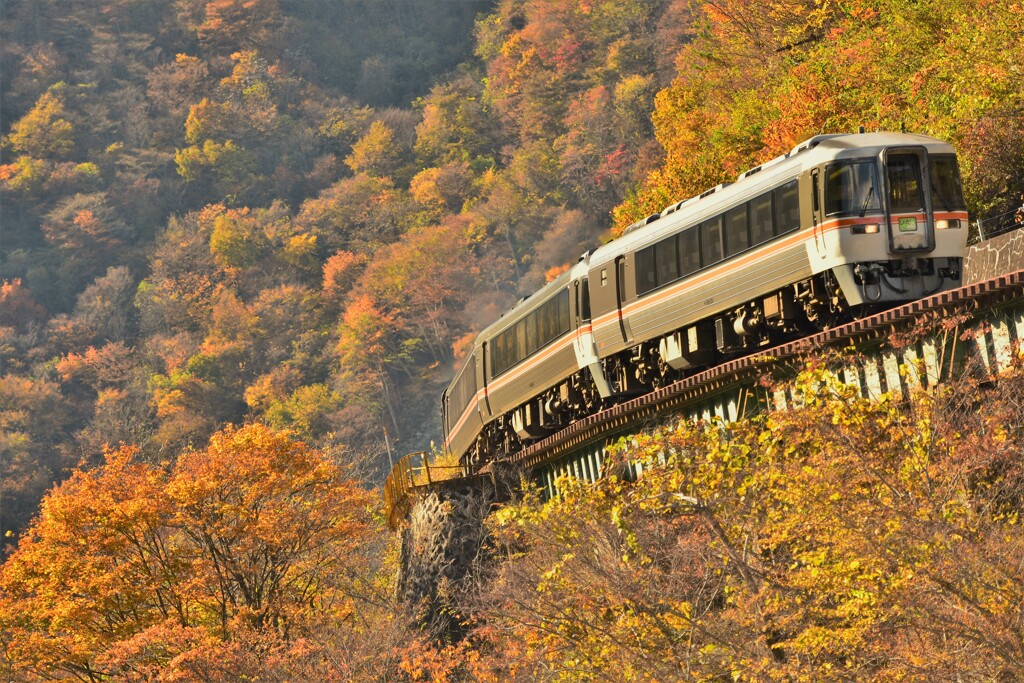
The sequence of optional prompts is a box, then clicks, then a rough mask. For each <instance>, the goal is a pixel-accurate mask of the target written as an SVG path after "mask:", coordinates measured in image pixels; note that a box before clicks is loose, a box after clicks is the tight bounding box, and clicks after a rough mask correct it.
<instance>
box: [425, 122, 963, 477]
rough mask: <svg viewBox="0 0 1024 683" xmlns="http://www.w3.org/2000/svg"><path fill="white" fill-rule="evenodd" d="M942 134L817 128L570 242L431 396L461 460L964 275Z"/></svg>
mask: <svg viewBox="0 0 1024 683" xmlns="http://www.w3.org/2000/svg"><path fill="white" fill-rule="evenodd" d="M966 242H967V211H966V205H965V203H964V198H963V191H962V188H961V181H960V173H959V168H958V165H957V160H956V155H955V152H954V150H953V148H952V147H951V146H950V145H948V144H946V143H944V142H942V141H940V140H936V139H934V138H930V137H925V136H921V135H910V134H903V133H867V134H865V133H859V134H852V135H819V136H817V137H814V138H812V139H810V140H807V141H806V142H803V143H801V144H800V145H798V146H797V147H796V148H794V149H793V150H792V151H791V152H789V153H787V154H785V155H783V156H780V157H778V158H776V159H773V160H772V161H769V162H767V163H764V164H762V165H761V166H758V167H756V168H752V169H750V170H749V171H746V172H745V173H742V174H741V175H740V176H739V178H738V179H737V181H736V182H734V183H725V184H722V185H719V186H718V187H714V188H711V189H709V190H708V191H706V192H703V193H702V194H700V195H699V196H696V197H692V198H690V199H686V200H684V201H680V202H678V203H675V204H672V205H670V206H667V207H665V209H664V210H662V211H661V212H660V213H658V214H654V215H652V216H648V217H647V218H645V219H643V220H641V221H638V222H637V223H634V224H633V225H631V226H629V228H627V229H626V231H625V233H624V234H623V235H622V236H621V237H619V238H618V239H615V240H613V241H611V242H609V243H607V244H604V245H602V246H601V247H599V248H598V249H596V250H595V251H593V252H592V253H591V252H588V253H585V254H583V255H582V256H581V257H580V258H579V261H578V262H577V263H576V264H575V265H574V266H572V267H571V268H570V269H569V270H568V271H566V272H565V273H563V274H561V275H560V276H558V277H557V278H555V279H554V280H553V281H551V282H549V283H548V284H547V285H545V286H544V287H543V288H541V289H540V290H539V291H537V292H536V293H534V294H533V295H532V296H529V297H526V298H524V299H522V300H520V301H519V303H517V304H516V305H515V306H514V307H513V308H512V309H511V310H509V311H506V312H505V313H504V314H503V315H502V316H501V317H500V318H499V319H498V320H497V321H495V322H494V323H493V324H491V325H490V326H489V327H487V328H486V329H485V330H483V331H482V332H481V333H480V334H479V336H477V338H476V340H475V342H474V344H473V347H472V351H471V352H470V353H469V355H468V357H467V358H466V360H465V362H464V364H463V366H462V367H461V369H460V370H459V371H458V373H457V374H456V376H455V379H454V380H453V381H452V383H451V385H450V386H449V387H448V389H447V390H446V391H445V392H444V394H443V397H442V421H443V426H444V435H445V441H444V448H445V451H446V452H448V453H453V454H457V455H458V456H459V457H460V462H461V464H462V466H463V468H464V469H465V470H466V471H467V472H469V471H473V470H475V469H477V468H478V467H479V466H480V465H482V464H483V463H485V462H486V461H488V460H490V459H492V458H493V457H495V455H496V454H500V453H512V452H515V451H517V450H519V449H521V448H522V447H524V446H525V445H528V444H529V443H530V442H531V441H534V440H537V439H539V438H542V437H544V436H546V435H548V434H550V433H552V432H554V431H556V430H558V429H560V428H561V427H563V426H566V425H568V424H569V423H570V422H572V421H573V420H576V419H578V418H580V417H582V416H585V415H588V414H590V413H592V412H595V411H597V410H599V409H601V408H603V407H606V406H609V405H612V404H614V403H616V402H619V401H622V400H625V399H627V398H629V397H632V396H636V395H638V394H641V393H644V392H646V391H650V390H651V389H652V388H656V387H658V386H663V385H665V384H668V383H671V382H674V381H676V380H678V379H680V378H681V377H683V376H685V375H686V374H689V373H693V372H695V371H699V370H701V369H703V368H706V367H709V366H711V365H714V364H715V363H717V362H720V361H721V360H723V359H725V358H729V357H732V356H736V355H740V354H743V353H745V352H751V351H754V350H756V349H758V348H762V347H765V346H767V345H769V344H774V343H778V342H780V341H783V340H785V339H790V338H793V337H796V336H798V335H802V334H807V333H810V332H814V331H817V330H821V329H825V328H827V327H829V326H832V325H835V324H838V323H841V322H845V321H846V320H850V319H852V318H854V317H856V316H858V315H863V314H866V313H868V312H871V311H874V310H878V309H879V308H882V307H886V306H892V305H895V304H896V303H898V302H902V301H908V300H913V299H917V298H920V297H923V296H927V295H929V294H931V293H934V292H937V291H940V290H943V289H950V288H954V287H957V286H959V285H960V278H961V272H962V269H961V259H962V257H963V255H964V253H965V250H966Z"/></svg>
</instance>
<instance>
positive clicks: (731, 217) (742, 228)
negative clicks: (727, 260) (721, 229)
mask: <svg viewBox="0 0 1024 683" xmlns="http://www.w3.org/2000/svg"><path fill="white" fill-rule="evenodd" d="M749 248H750V233H749V232H748V231H747V205H746V204H743V205H742V206H737V207H736V208H734V209H730V210H729V211H727V212H726V214H725V255H726V256H732V255H733V254H738V253H740V252H741V251H746V250H747V249H749Z"/></svg>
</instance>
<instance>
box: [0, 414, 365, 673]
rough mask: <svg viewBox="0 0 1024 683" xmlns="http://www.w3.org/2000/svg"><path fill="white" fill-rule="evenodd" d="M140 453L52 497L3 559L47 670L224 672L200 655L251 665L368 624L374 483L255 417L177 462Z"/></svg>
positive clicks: (110, 456) (23, 643)
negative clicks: (150, 459) (365, 596)
mask: <svg viewBox="0 0 1024 683" xmlns="http://www.w3.org/2000/svg"><path fill="white" fill-rule="evenodd" d="M136 456H137V451H136V450H135V449H133V448H127V447H125V448H121V449H120V450H117V451H111V452H108V453H107V457H106V463H105V464H104V465H103V466H102V467H99V468H96V469H93V470H91V471H78V472H76V473H75V474H74V476H72V477H71V479H69V480H68V481H67V482H65V483H64V484H62V485H61V486H59V487H58V488H56V489H54V490H53V491H52V492H51V493H50V494H49V495H48V496H47V497H46V499H45V501H44V503H43V506H42V511H41V513H40V516H39V518H38V519H37V520H36V521H35V522H34V523H33V525H32V526H31V528H30V529H29V531H28V532H27V533H26V535H25V537H24V538H23V539H22V541H21V543H20V544H19V546H18V549H17V551H16V552H15V553H14V554H13V555H12V556H11V557H10V558H9V560H8V561H7V563H6V564H5V565H4V566H3V569H2V573H0V586H2V593H0V596H2V597H0V633H2V634H3V636H2V637H0V647H3V648H4V655H5V658H6V660H7V661H9V662H15V663H16V664H17V667H18V668H19V669H20V670H22V671H23V672H25V673H27V674H29V675H31V676H38V677H41V678H50V677H58V678H60V677H64V676H74V677H77V678H79V679H83V680H90V681H100V680H111V679H114V680H124V681H127V680H142V679H143V678H146V676H147V674H146V672H153V671H156V670H161V671H162V675H164V676H171V677H172V678H173V679H174V680H190V681H191V680H210V679H208V678H204V677H202V676H196V671H195V669H196V668H200V669H201V668H202V667H203V666H212V667H214V669H217V670H221V672H222V674H223V675H225V676H227V675H241V674H244V673H245V671H247V670H250V671H251V670H252V668H253V667H255V668H256V669H257V670H258V669H259V667H262V666H264V665H265V664H266V662H264V661H261V657H262V658H264V659H268V658H269V659H272V657H270V653H277V654H281V653H282V652H287V651H289V650H290V649H291V648H293V647H294V644H295V643H296V642H297V641H299V640H301V639H303V638H305V637H308V636H309V635H310V634H312V633H313V632H315V631H316V630H317V629H318V628H319V627H320V626H322V625H323V624H322V623H321V622H323V623H329V624H333V625H335V626H337V627H341V626H342V625H345V624H347V625H350V626H351V627H355V628H359V627H360V626H359V624H361V623H363V619H364V615H363V614H361V613H360V611H359V608H358V605H357V603H356V591H355V590H354V584H353V583H352V582H353V580H356V579H354V578H353V577H359V576H363V575H364V573H365V572H366V570H367V567H368V566H369V565H368V559H367V557H366V555H365V553H366V552H367V544H368V543H370V542H371V541H372V540H373V529H374V527H373V524H372V522H371V520H370V516H369V514H370V501H371V493H370V492H369V491H366V490H364V489H362V488H360V487H359V486H358V485H357V484H356V483H355V482H354V481H352V480H350V479H347V478H346V477H345V474H344V472H343V471H342V470H341V469H339V467H338V466H337V465H336V464H334V463H333V462H331V460H330V459H328V458H327V457H326V456H324V455H323V454H322V453H320V452H318V451H315V450H312V449H310V448H308V447H306V446H305V445H303V444H302V443H299V442H296V441H293V440H292V439H290V438H289V437H288V436H286V435H284V434H281V433H277V432H274V431H272V430H270V429H268V428H266V427H263V426H259V425H250V426H247V427H242V428H239V429H228V430H225V431H223V432H220V433H218V434H216V435H215V436H214V437H213V438H212V439H211V441H210V445H209V447H207V448H206V449H204V450H201V451H190V452H187V453H184V454H182V455H181V456H180V457H179V459H178V461H177V463H176V464H175V465H174V466H173V467H172V468H170V469H165V468H163V467H158V466H154V465H148V464H142V463H140V462H138V461H137V457H136ZM289 643H292V645H289ZM304 647H305V649H309V647H312V645H309V644H307V645H306V646H304ZM299 649H300V650H301V649H303V648H299ZM260 653H263V654H262V655H261V654H260ZM200 665H202V666H200ZM168 680H170V679H168ZM216 680H226V678H225V679H221V678H216Z"/></svg>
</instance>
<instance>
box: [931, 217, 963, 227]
mask: <svg viewBox="0 0 1024 683" xmlns="http://www.w3.org/2000/svg"><path fill="white" fill-rule="evenodd" d="M959 227H960V219H959V218H950V219H949V220H946V219H945V218H941V219H939V220H937V221H935V229H936V230H955V229H956V228H959Z"/></svg>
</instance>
